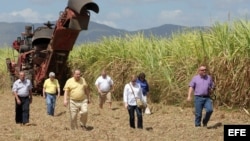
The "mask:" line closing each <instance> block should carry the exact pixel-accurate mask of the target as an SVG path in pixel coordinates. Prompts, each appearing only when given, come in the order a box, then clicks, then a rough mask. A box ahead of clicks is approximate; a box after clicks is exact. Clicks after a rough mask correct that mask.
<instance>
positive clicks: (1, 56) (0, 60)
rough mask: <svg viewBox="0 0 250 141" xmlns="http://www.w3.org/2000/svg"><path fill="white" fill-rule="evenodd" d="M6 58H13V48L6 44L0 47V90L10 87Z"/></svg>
mask: <svg viewBox="0 0 250 141" xmlns="http://www.w3.org/2000/svg"><path fill="white" fill-rule="evenodd" d="M6 58H11V59H12V60H13V59H14V55H13V50H12V49H11V48H9V47H7V46H4V47H2V48H0V92H2V91H4V90H5V89H4V88H10V77H9V74H8V70H7V65H6Z"/></svg>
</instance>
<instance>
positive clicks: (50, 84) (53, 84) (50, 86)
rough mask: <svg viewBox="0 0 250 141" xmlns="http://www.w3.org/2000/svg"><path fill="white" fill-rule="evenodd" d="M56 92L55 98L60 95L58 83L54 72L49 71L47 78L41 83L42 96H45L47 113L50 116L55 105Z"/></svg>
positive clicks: (52, 114)
mask: <svg viewBox="0 0 250 141" xmlns="http://www.w3.org/2000/svg"><path fill="white" fill-rule="evenodd" d="M56 94H57V98H59V96H60V85H59V83H58V80H57V79H56V78H55V73H54V72H50V73H49V78H48V79H46V80H45V82H44V84H43V97H44V98H46V103H47V113H48V115H50V116H54V111H55V105H56Z"/></svg>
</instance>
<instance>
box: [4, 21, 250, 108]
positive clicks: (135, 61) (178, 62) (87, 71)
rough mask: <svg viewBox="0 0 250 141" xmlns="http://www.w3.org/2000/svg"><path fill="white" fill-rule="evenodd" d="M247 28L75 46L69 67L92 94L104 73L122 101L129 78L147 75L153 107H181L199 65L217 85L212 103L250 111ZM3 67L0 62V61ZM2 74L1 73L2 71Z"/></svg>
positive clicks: (219, 26) (218, 27)
mask: <svg viewBox="0 0 250 141" xmlns="http://www.w3.org/2000/svg"><path fill="white" fill-rule="evenodd" d="M249 55H250V23H249V21H244V20H238V21H234V22H232V23H216V24H214V25H213V26H212V27H211V28H209V29H207V30H206V31H200V30H196V31H190V30H186V31H183V32H179V33H175V34H173V35H172V36H171V38H167V37H166V38H158V37H155V36H150V37H144V35H143V34H140V33H138V34H137V35H125V36H123V37H110V38H107V37H104V38H103V39H102V40H101V41H99V42H95V43H86V44H82V45H78V46H75V47H74V48H73V50H72V52H71V53H70V56H69V59H68V63H69V65H70V66H71V68H72V69H75V68H79V69H81V70H82V71H83V72H84V77H85V78H86V79H87V80H88V83H89V85H90V86H91V89H92V92H93V94H95V92H96V89H95V87H94V81H95V80H96V78H97V77H98V76H99V75H100V72H101V70H102V69H103V68H106V69H107V70H108V71H109V75H110V76H111V77H112V78H113V79H114V82H115V92H114V98H115V99H117V100H121V98H122V93H123V88H124V85H125V84H126V83H127V82H129V78H130V75H131V74H138V73H139V72H145V73H146V78H147V80H148V82H149V84H150V99H151V101H152V102H162V103H164V104H181V103H182V102H183V101H185V99H186V97H187V90H188V83H189V81H190V80H191V78H192V77H193V76H194V75H195V74H196V73H197V71H196V70H197V68H198V66H199V65H201V64H205V65H207V66H208V69H209V74H211V75H212V76H213V78H214V81H215V83H216V91H215V92H216V95H217V100H216V102H217V103H218V104H219V105H221V104H226V105H230V106H245V107H250V100H249V91H250V89H249V88H250V69H249V68H248V66H249V65H250V61H249V57H250V56H249ZM1 62H2V61H1ZM1 72H2V70H1Z"/></svg>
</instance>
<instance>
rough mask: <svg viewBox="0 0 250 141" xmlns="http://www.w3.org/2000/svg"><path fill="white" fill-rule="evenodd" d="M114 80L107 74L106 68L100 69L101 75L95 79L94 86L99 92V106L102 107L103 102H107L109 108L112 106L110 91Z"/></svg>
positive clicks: (112, 89)
mask: <svg viewBox="0 0 250 141" xmlns="http://www.w3.org/2000/svg"><path fill="white" fill-rule="evenodd" d="M113 85H114V82H113V80H112V79H111V77H110V76H108V75H107V72H106V70H102V73H101V76H99V77H98V78H97V79H96V81H95V86H96V88H97V91H98V93H99V107H100V108H101V109H102V108H103V104H104V103H105V102H107V103H109V108H110V109H111V108H112V97H111V93H112V92H113V91H114V87H113Z"/></svg>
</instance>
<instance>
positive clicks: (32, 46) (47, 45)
mask: <svg viewBox="0 0 250 141" xmlns="http://www.w3.org/2000/svg"><path fill="white" fill-rule="evenodd" d="M90 10H91V11H94V12H95V13H98V12H99V7H98V5H97V4H96V3H94V2H93V1H92V0H69V1H68V4H67V7H66V8H65V10H64V11H62V12H60V15H59V19H58V20H57V21H56V22H55V24H52V23H50V22H49V21H48V22H47V23H44V26H41V27H38V28H36V29H34V26H25V32H23V33H22V34H21V37H17V39H16V40H15V41H14V42H13V44H12V48H13V49H15V50H16V51H17V52H18V53H17V54H18V55H17V61H15V60H14V61H13V60H12V59H11V58H6V64H7V69H8V72H9V74H10V78H11V82H12V84H13V82H14V81H15V80H16V79H18V75H19V72H20V71H23V72H25V74H26V77H27V78H28V79H30V80H31V81H32V84H33V91H35V92H38V93H39V92H42V88H43V82H44V80H45V79H46V78H47V77H48V74H49V72H51V71H53V72H55V74H56V78H57V79H58V80H59V83H60V85H61V87H63V85H64V83H65V81H66V79H67V78H66V77H67V73H68V70H69V69H68V66H67V59H68V56H69V53H70V51H71V50H72V48H73V46H74V44H75V41H76V39H77V37H78V35H79V33H80V31H82V30H87V29H88V24H89V20H90Z"/></svg>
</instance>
